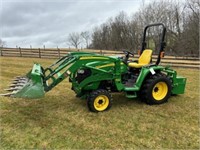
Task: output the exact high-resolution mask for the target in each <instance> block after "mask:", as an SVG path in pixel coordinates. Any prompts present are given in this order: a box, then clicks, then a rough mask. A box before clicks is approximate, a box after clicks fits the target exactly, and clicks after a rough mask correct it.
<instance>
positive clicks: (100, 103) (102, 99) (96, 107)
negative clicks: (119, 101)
mask: <svg viewBox="0 0 200 150" xmlns="http://www.w3.org/2000/svg"><path fill="white" fill-rule="evenodd" d="M87 104H88V108H89V110H90V111H92V112H101V111H105V110H108V109H110V107H111V106H112V96H111V94H110V93H109V92H108V91H107V90H103V89H99V90H96V91H93V92H91V93H90V95H89V96H88V101H87Z"/></svg>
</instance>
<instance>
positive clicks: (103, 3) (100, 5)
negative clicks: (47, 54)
mask: <svg viewBox="0 0 200 150" xmlns="http://www.w3.org/2000/svg"><path fill="white" fill-rule="evenodd" d="M143 2H144V0H143ZM145 2H146V3H147V2H148V0H145ZM141 4H142V0H0V38H1V39H2V40H3V41H6V45H7V46H8V47H16V46H20V47H30V45H32V47H43V45H45V46H46V47H57V46H59V47H68V46H69V45H68V44H67V36H68V34H69V33H72V32H81V31H86V30H90V31H91V30H93V29H94V27H95V26H98V25H100V24H102V23H103V22H105V21H106V20H107V19H108V18H110V17H114V16H115V15H117V14H119V12H120V11H124V12H126V13H127V14H128V15H130V14H133V12H136V11H137V10H138V9H139V7H140V6H141Z"/></svg>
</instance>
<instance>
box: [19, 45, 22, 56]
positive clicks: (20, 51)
mask: <svg viewBox="0 0 200 150" xmlns="http://www.w3.org/2000/svg"><path fill="white" fill-rule="evenodd" d="M19 55H20V57H22V50H21V47H19Z"/></svg>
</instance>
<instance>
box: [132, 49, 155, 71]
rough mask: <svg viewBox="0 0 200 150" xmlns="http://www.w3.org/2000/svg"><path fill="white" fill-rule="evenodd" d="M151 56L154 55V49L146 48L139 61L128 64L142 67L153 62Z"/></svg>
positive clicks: (133, 66)
mask: <svg viewBox="0 0 200 150" xmlns="http://www.w3.org/2000/svg"><path fill="white" fill-rule="evenodd" d="M151 57H152V50H150V49H145V50H144V51H143V52H142V54H141V55H140V57H139V59H138V63H136V62H130V63H129V64H128V66H129V67H132V68H142V67H143V66H145V65H148V64H149V63H150V62H151Z"/></svg>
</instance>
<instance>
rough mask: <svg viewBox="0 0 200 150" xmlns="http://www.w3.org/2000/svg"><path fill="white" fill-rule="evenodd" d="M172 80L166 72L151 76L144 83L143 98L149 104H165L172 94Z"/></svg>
mask: <svg viewBox="0 0 200 150" xmlns="http://www.w3.org/2000/svg"><path fill="white" fill-rule="evenodd" d="M171 90H172V82H171V79H170V78H169V77H167V76H166V75H165V74H161V73H157V74H155V75H153V76H150V77H149V78H148V79H147V80H146V81H145V82H144V84H143V86H142V89H141V98H142V100H143V101H145V102H146V103H147V104H150V105H153V104H163V103H165V102H167V101H168V99H169V97H170V96H171Z"/></svg>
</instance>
